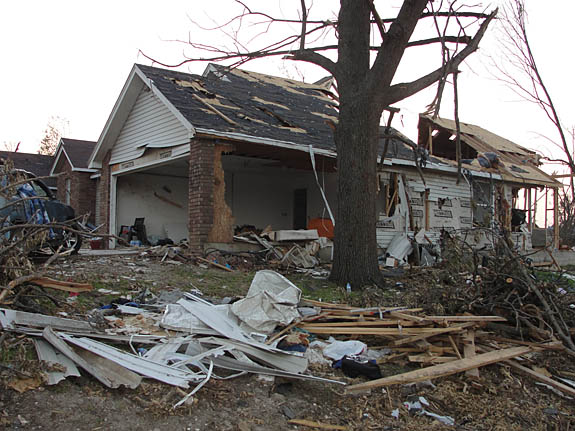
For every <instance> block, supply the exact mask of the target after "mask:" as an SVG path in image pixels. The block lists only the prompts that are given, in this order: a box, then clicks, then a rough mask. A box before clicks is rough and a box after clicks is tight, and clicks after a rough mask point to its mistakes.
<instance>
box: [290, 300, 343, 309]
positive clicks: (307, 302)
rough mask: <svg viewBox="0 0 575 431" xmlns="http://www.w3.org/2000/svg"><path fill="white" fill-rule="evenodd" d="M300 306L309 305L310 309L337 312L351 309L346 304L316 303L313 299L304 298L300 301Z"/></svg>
mask: <svg viewBox="0 0 575 431" xmlns="http://www.w3.org/2000/svg"><path fill="white" fill-rule="evenodd" d="M300 304H301V305H304V306H305V305H309V306H312V307H321V308H322V309H327V308H335V309H338V310H351V309H352V307H350V306H349V305H347V304H334V303H332V302H322V301H316V300H315V299H308V298H304V299H302V300H301V301H300Z"/></svg>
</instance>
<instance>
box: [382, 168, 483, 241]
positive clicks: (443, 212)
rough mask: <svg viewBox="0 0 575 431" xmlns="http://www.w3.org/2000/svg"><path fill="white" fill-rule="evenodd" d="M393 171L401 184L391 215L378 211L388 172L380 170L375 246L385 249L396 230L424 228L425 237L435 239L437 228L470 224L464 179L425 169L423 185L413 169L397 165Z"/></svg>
mask: <svg viewBox="0 0 575 431" xmlns="http://www.w3.org/2000/svg"><path fill="white" fill-rule="evenodd" d="M393 172H396V173H397V174H398V175H397V178H398V182H399V183H401V184H400V185H399V187H398V193H397V194H398V203H397V207H396V208H395V211H394V213H393V215H388V214H385V211H382V209H383V208H384V207H385V204H384V200H385V185H386V184H389V181H390V179H388V178H389V173H390V171H388V170H386V171H385V172H382V173H380V190H381V191H380V193H379V195H378V201H379V202H378V209H379V210H380V211H379V214H378V223H377V229H376V232H377V243H378V246H379V247H381V248H383V249H386V248H387V247H388V246H389V244H390V242H391V240H392V239H393V237H394V236H395V235H397V233H399V232H407V233H408V234H411V235H413V233H414V231H415V232H417V231H419V230H421V229H424V230H426V231H427V232H428V234H427V237H428V238H429V239H430V240H431V241H433V242H436V241H438V240H439V233H440V231H441V230H448V231H455V230H459V229H466V228H471V227H472V214H471V207H472V204H471V198H472V196H471V189H470V186H469V184H468V183H467V182H466V181H465V180H461V181H460V182H459V184H457V178H456V177H455V176H451V175H445V174H441V173H435V172H425V184H424V183H423V181H422V179H421V177H420V176H419V174H418V173H417V171H415V170H410V169H401V168H398V169H394V170H393ZM391 181H392V180H391ZM405 186H406V187H405ZM391 189H393V186H391ZM426 189H428V191H426ZM404 201H405V203H404Z"/></svg>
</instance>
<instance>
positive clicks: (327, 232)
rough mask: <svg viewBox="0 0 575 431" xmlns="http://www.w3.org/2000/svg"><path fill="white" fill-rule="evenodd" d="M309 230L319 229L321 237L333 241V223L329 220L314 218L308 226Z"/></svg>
mask: <svg viewBox="0 0 575 431" xmlns="http://www.w3.org/2000/svg"><path fill="white" fill-rule="evenodd" d="M307 228H308V229H317V233H318V235H319V236H323V237H326V238H329V239H333V223H332V222H331V220H330V219H328V218H312V219H311V220H310V221H309V222H308V224H307Z"/></svg>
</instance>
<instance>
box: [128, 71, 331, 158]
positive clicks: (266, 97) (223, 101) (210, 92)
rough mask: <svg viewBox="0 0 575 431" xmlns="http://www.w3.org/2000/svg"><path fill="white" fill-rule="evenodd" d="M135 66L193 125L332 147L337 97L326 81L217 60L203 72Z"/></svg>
mask: <svg viewBox="0 0 575 431" xmlns="http://www.w3.org/2000/svg"><path fill="white" fill-rule="evenodd" d="M137 67H138V68H139V69H140V70H141V71H142V72H143V73H144V74H145V75H146V77H147V78H148V79H151V80H152V81H153V83H154V85H155V86H156V87H157V88H158V89H159V90H160V91H161V92H162V94H164V96H166V98H167V99H168V100H169V101H170V103H172V105H174V107H175V108H176V109H177V110H178V111H180V112H181V113H182V115H183V116H184V117H185V118H186V119H187V120H188V121H189V122H190V123H191V124H192V125H193V126H194V127H196V128H204V129H211V130H216V131H218V132H233V133H242V134H245V135H249V136H255V137H263V138H268V139H275V140H278V141H285V142H291V143H295V144H302V145H313V146H314V147H316V148H322V149H327V150H335V144H334V142H333V125H334V124H335V122H337V116H338V111H337V109H336V107H337V102H336V101H335V100H334V97H332V96H331V95H330V91H329V88H328V87H327V86H326V85H318V84H307V83H304V82H299V81H294V80H290V79H285V78H278V77H275V76H269V75H263V74H260V73H255V72H248V71H244V70H240V69H232V70H228V69H226V68H225V67H222V66H218V65H210V66H209V67H208V69H207V72H206V74H205V76H200V75H192V74H188V73H183V72H177V71H174V70H166V69H158V68H155V67H150V66H143V65H138V66H137ZM220 113H221V114H223V115H220Z"/></svg>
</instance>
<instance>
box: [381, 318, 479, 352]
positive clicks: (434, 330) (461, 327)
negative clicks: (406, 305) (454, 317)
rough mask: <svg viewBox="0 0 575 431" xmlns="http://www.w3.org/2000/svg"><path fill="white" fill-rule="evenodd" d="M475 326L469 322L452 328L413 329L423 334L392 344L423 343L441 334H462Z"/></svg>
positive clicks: (416, 334) (403, 330)
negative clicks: (422, 341) (466, 329)
mask: <svg viewBox="0 0 575 431" xmlns="http://www.w3.org/2000/svg"><path fill="white" fill-rule="evenodd" d="M472 325H474V323H473V322H468V323H461V324H458V325H455V326H451V327H449V328H413V329H414V330H419V331H420V332H421V333H419V334H418V333H417V332H416V333H415V335H414V336H412V337H407V338H402V339H400V340H395V341H394V342H393V343H392V344H393V345H394V346H402V345H404V344H411V343H415V342H416V341H421V340H425V339H427V338H431V337H433V336H435V335H441V334H446V333H451V332H461V331H463V330H464V329H465V328H467V327H469V326H472ZM407 329H410V328H406V329H402V332H405V331H407ZM425 329H431V331H424V330H425Z"/></svg>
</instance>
